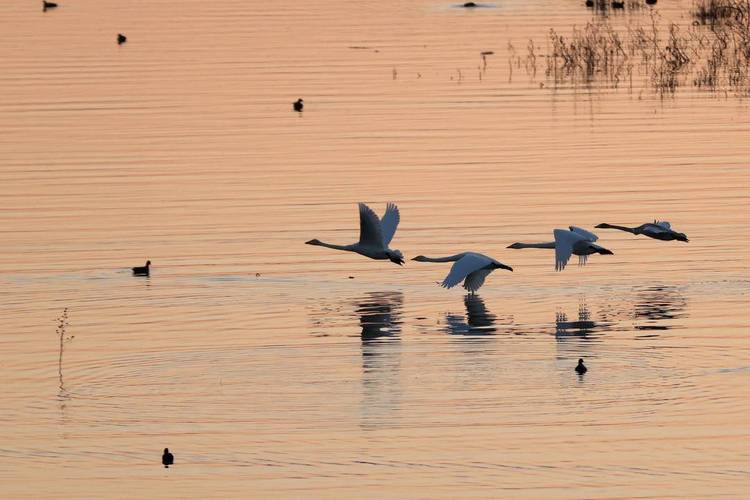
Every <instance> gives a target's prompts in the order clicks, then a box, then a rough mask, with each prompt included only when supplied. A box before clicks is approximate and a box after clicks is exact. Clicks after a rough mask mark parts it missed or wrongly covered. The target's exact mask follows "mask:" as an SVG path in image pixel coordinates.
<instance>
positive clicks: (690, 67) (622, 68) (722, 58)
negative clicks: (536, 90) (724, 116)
mask: <svg viewBox="0 0 750 500" xmlns="http://www.w3.org/2000/svg"><path fill="white" fill-rule="evenodd" d="M691 14H692V18H693V19H694V21H692V22H690V24H688V25H684V24H682V25H681V24H679V23H677V22H670V23H661V22H660V20H659V17H658V14H657V13H655V12H653V11H652V12H650V14H649V16H648V17H647V18H646V19H648V21H647V22H645V23H644V22H642V21H641V20H639V19H631V20H630V21H629V22H628V24H627V26H626V27H625V28H617V29H616V28H614V27H613V26H612V25H611V24H609V22H608V21H607V20H606V19H604V20H595V21H591V22H588V23H587V24H586V25H584V26H583V27H581V28H578V27H574V28H572V30H571V31H570V32H569V33H567V34H562V33H560V32H558V31H557V30H555V29H550V30H549V32H548V35H547V47H548V50H547V54H546V56H545V60H546V71H545V74H546V76H547V78H549V79H552V80H554V83H555V84H556V85H558V84H570V83H572V84H586V85H588V84H590V83H592V82H596V81H598V82H607V83H610V84H612V85H613V86H614V87H617V86H619V85H621V84H622V83H623V82H630V85H631V86H632V81H633V75H634V74H635V75H639V74H640V75H644V76H645V79H646V81H647V82H648V83H649V85H650V86H651V87H652V88H653V89H654V90H655V91H656V92H657V93H658V94H660V95H665V94H673V93H674V92H675V91H676V90H677V89H678V88H679V87H681V86H693V87H698V88H702V89H706V90H712V91H727V90H732V91H734V92H736V93H738V94H741V95H748V94H750V0H697V1H696V4H695V6H694V8H693V10H692V12H691ZM536 57H537V54H536V51H534V50H533V48H532V47H530V50H529V55H527V56H526V58H525V59H526V71H527V73H528V74H530V75H531V74H532V73H533V69H532V68H533V67H534V64H531V62H533V61H535V59H536ZM510 58H511V68H512V67H513V66H516V67H522V66H523V64H522V59H523V57H520V56H517V55H516V54H515V52H514V51H511V54H510Z"/></svg>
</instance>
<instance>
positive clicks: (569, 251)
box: [508, 226, 612, 271]
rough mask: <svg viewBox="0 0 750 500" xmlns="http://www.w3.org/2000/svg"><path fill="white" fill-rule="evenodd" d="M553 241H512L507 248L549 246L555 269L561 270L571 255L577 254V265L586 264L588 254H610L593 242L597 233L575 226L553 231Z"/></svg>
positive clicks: (609, 251) (610, 253)
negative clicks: (553, 251)
mask: <svg viewBox="0 0 750 500" xmlns="http://www.w3.org/2000/svg"><path fill="white" fill-rule="evenodd" d="M553 234H554V236H555V241H550V242H547V243H513V244H512V245H510V246H509V247H508V248H550V249H552V248H553V249H554V250H555V271H562V270H563V269H565V266H566V265H568V261H569V260H570V256H571V255H577V256H578V265H580V266H583V265H586V261H587V260H588V256H589V255H591V254H595V253H600V254H604V255H612V251H611V250H607V249H606V248H604V247H602V246H599V245H597V244H596V243H594V242H595V241H597V240H598V239H599V237H598V236H597V235H595V234H594V233H592V232H590V231H586V230H585V229H581V228H580V227H576V226H569V228H568V230H566V229H555V230H554V231H553Z"/></svg>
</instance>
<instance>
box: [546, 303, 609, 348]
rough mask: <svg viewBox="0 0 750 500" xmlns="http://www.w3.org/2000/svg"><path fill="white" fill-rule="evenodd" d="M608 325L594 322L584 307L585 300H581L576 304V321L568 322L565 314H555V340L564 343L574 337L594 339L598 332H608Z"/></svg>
mask: <svg viewBox="0 0 750 500" xmlns="http://www.w3.org/2000/svg"><path fill="white" fill-rule="evenodd" d="M610 326H611V325H610V323H607V322H605V321H594V320H593V319H592V318H591V311H590V310H589V308H588V306H587V305H586V299H585V298H582V299H581V301H580V302H579V304H578V319H577V320H573V321H571V320H569V319H568V315H567V314H566V313H565V312H561V311H558V312H557V313H556V314H555V338H556V339H557V340H559V341H564V340H566V339H568V338H571V337H575V338H579V339H591V338H595V337H596V336H597V335H596V334H597V333H598V332H601V331H604V330H608V329H609V328H610Z"/></svg>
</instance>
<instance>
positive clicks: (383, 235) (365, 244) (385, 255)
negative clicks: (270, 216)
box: [305, 203, 404, 266]
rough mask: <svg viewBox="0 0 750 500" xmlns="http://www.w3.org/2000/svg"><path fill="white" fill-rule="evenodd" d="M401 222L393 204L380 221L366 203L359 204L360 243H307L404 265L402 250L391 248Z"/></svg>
mask: <svg viewBox="0 0 750 500" xmlns="http://www.w3.org/2000/svg"><path fill="white" fill-rule="evenodd" d="M399 220H400V216H399V212H398V207H397V206H396V205H394V204H393V203H388V205H387V206H386V209H385V214H384V215H383V218H382V219H379V218H378V216H377V215H376V214H375V212H373V211H372V209H371V208H370V207H368V206H367V205H365V204H364V203H360V204H359V241H358V242H357V243H353V244H351V245H333V244H330V243H323V242H322V241H320V240H317V239H313V240H310V241H306V242H305V243H306V244H308V245H316V246H320V247H326V248H332V249H334V250H344V251H345V252H354V253H358V254H360V255H364V256H365V257H369V258H371V259H375V260H386V259H387V260H390V261H391V262H393V263H395V264H398V265H399V266H400V265H403V263H404V255H403V254H402V253H401V251H400V250H392V249H390V248H389V245H390V244H391V240H392V239H393V235H395V234H396V228H397V227H398V223H399Z"/></svg>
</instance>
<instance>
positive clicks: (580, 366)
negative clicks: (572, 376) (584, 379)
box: [576, 359, 589, 375]
mask: <svg viewBox="0 0 750 500" xmlns="http://www.w3.org/2000/svg"><path fill="white" fill-rule="evenodd" d="M587 371H589V369H588V368H586V365H584V364H583V360H582V359H579V360H578V366H576V373H577V374H578V375H583V374H584V373H586V372H587Z"/></svg>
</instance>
